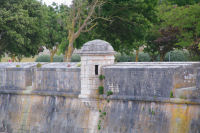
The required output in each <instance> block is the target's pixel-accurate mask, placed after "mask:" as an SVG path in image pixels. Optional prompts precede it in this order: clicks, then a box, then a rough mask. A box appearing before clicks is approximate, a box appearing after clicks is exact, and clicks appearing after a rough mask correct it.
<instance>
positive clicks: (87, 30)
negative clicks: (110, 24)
mask: <svg viewBox="0 0 200 133" xmlns="http://www.w3.org/2000/svg"><path fill="white" fill-rule="evenodd" d="M97 24H98V23H95V24H94V25H92V26H91V27H90V28H89V29H86V30H82V31H81V32H89V31H91V30H92V29H93V28H94V27H95V26H96V25H97Z"/></svg>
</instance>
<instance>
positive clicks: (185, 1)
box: [168, 0, 200, 6]
mask: <svg viewBox="0 0 200 133" xmlns="http://www.w3.org/2000/svg"><path fill="white" fill-rule="evenodd" d="M168 1H169V2H170V3H171V4H177V5H178V6H185V5H192V4H195V3H198V2H200V0H168Z"/></svg>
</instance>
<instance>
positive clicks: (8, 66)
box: [0, 62, 37, 69]
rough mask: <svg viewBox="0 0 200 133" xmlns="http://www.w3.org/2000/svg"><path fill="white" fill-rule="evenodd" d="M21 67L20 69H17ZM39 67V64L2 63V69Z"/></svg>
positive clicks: (0, 64)
mask: <svg viewBox="0 0 200 133" xmlns="http://www.w3.org/2000/svg"><path fill="white" fill-rule="evenodd" d="M17 65H19V66H18V67H16V66H17ZM36 65H37V62H6V63H5V62H1V63H0V69H5V68H30V67H34V66H36Z"/></svg>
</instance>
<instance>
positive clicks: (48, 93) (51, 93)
mask: <svg viewBox="0 0 200 133" xmlns="http://www.w3.org/2000/svg"><path fill="white" fill-rule="evenodd" d="M0 94H15V95H38V96H60V97H67V98H78V96H79V94H78V93H72V92H57V91H35V90H23V89H21V90H0ZM79 99H84V98H79ZM97 99H100V100H105V99H109V100H117V101H118V100H122V101H139V102H159V103H172V104H188V105H200V99H181V98H163V97H156V98H154V97H136V96H134V97H133V96H124V95H123V96H119V95H112V96H109V97H107V96H106V95H103V96H99V97H91V98H90V100H97Z"/></svg>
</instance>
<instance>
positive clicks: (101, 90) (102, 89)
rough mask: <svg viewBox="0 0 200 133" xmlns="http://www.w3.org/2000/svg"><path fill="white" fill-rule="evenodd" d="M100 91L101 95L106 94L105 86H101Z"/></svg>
mask: <svg viewBox="0 0 200 133" xmlns="http://www.w3.org/2000/svg"><path fill="white" fill-rule="evenodd" d="M98 90H99V95H103V94H104V87H103V86H99V88H98Z"/></svg>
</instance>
